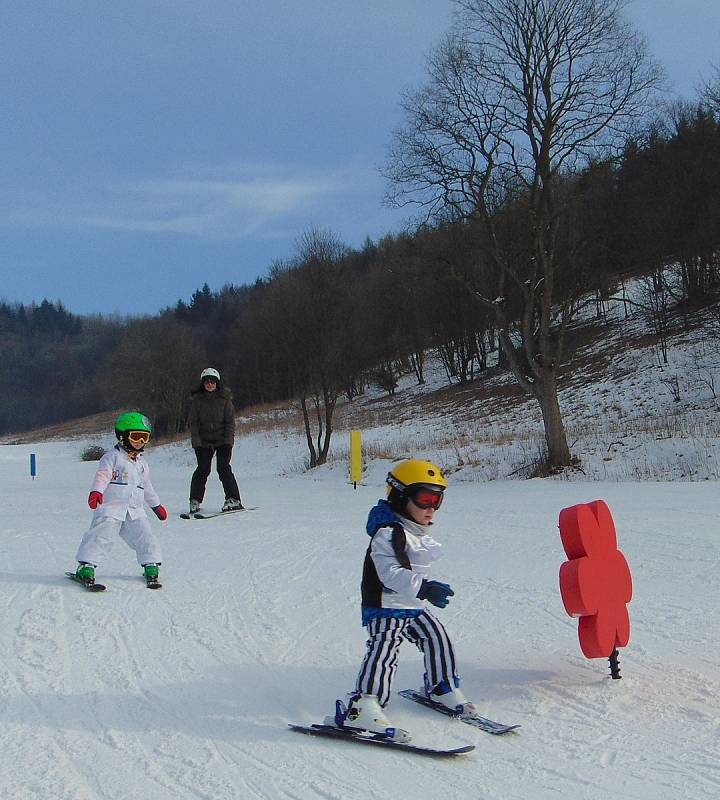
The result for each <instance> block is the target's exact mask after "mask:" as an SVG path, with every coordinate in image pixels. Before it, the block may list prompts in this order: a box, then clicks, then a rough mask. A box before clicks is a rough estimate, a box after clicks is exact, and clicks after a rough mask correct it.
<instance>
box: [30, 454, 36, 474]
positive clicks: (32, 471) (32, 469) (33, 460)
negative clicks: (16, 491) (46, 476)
mask: <svg viewBox="0 0 720 800" xmlns="http://www.w3.org/2000/svg"><path fill="white" fill-rule="evenodd" d="M36 475H37V459H36V458H35V453H30V477H31V478H32V479H33V480H35V476H36Z"/></svg>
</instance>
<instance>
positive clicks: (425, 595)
mask: <svg viewBox="0 0 720 800" xmlns="http://www.w3.org/2000/svg"><path fill="white" fill-rule="evenodd" d="M454 594H455V592H453V590H452V589H451V588H450V586H449V585H448V584H447V583H440V582H439V581H423V582H422V586H421V587H420V591H419V592H418V593H417V596H418V598H419V599H420V600H429V601H430V602H431V603H432V604H433V605H434V606H437V607H438V608H445V606H446V605H447V604H448V603H449V602H450V600H449V598H450V597H452V596H453V595H454Z"/></svg>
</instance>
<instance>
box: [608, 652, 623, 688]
mask: <svg viewBox="0 0 720 800" xmlns="http://www.w3.org/2000/svg"><path fill="white" fill-rule="evenodd" d="M610 677H611V678H612V679H613V680H614V681H619V680H621V679H622V675H621V674H620V657H619V653H618V649H617V647H616V648H615V649H614V650H613V651H612V653H610Z"/></svg>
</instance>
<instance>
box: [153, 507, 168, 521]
mask: <svg viewBox="0 0 720 800" xmlns="http://www.w3.org/2000/svg"><path fill="white" fill-rule="evenodd" d="M153 513H154V514H155V516H156V517H157V518H158V519H161V520H165V519H167V511H166V510H165V506H155V507H154V508H153Z"/></svg>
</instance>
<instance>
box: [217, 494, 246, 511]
mask: <svg viewBox="0 0 720 800" xmlns="http://www.w3.org/2000/svg"><path fill="white" fill-rule="evenodd" d="M242 508H244V506H243V504H242V503H241V502H240V501H239V500H237V499H236V498H235V497H226V498H225V502H224V503H223V507H222V510H223V511H240V509H242Z"/></svg>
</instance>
